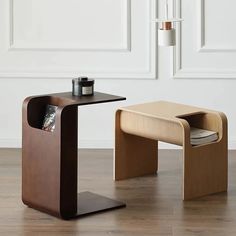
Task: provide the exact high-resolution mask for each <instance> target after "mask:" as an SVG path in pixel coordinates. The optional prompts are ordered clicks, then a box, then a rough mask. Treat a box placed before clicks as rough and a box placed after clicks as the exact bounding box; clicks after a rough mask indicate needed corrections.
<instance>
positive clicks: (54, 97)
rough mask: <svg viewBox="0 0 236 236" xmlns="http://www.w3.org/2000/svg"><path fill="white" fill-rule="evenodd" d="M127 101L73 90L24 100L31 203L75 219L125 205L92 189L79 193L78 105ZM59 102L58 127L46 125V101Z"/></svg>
mask: <svg viewBox="0 0 236 236" xmlns="http://www.w3.org/2000/svg"><path fill="white" fill-rule="evenodd" d="M121 100H125V98H124V97H119V96H114V95H110V94H104V93H99V92H95V93H94V95H93V96H82V97H75V96H72V94H71V92H66V93H56V94H49V95H42V96H33V97H28V98H26V99H25V101H24V103H23V117H22V126H23V130H22V140H23V141H22V201H23V203H24V204H26V205H28V206H29V207H31V208H35V209H37V210H40V211H43V212H46V213H49V214H51V215H54V216H57V217H60V218H63V219H70V218H76V217H79V216H84V215H87V214H91V213H95V212H101V211H105V210H108V209H114V208H120V207H124V206H125V204H124V203H122V202H119V201H116V200H113V199H110V198H106V197H103V196H100V195H98V194H94V193H91V192H82V193H79V194H78V193H77V183H78V180H77V178H78V177H77V173H78V168H77V166H78V165H77V164H78V158H77V152H78V135H77V133H78V106H84V105H90V104H97V103H105V102H114V101H121ZM47 104H51V105H55V106H58V109H57V111H56V119H55V130H54V131H53V132H47V131H44V130H42V129H41V127H42V123H43V118H44V114H45V110H46V105H47Z"/></svg>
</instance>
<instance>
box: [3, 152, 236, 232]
mask: <svg viewBox="0 0 236 236" xmlns="http://www.w3.org/2000/svg"><path fill="white" fill-rule="evenodd" d="M159 155H160V159H159V172H158V175H157V176H149V177H143V178H136V179H131V180H124V181H119V182H113V180H112V150H81V151H80V158H79V164H80V171H79V172H80V173H79V174H80V183H79V188H80V191H86V190H88V191H92V192H95V193H98V194H101V195H104V196H107V197H111V198H117V199H119V200H121V201H124V202H126V203H127V207H126V208H123V209H118V210H113V211H109V212H105V213H99V214H96V215H91V216H87V217H85V218H81V219H77V220H72V221H62V220H60V219H57V218H55V217H51V216H49V215H47V214H44V213H41V212H38V211H36V210H34V209H30V208H28V207H26V206H24V205H23V204H22V202H21V151H20V150H19V149H0V236H5V235H6V236H11V235H14V236H15V235H26V236H32V235H40V236H41V235H42V236H46V235H50V236H51V235H58V236H62V235H63V236H64V235H85V236H90V235H96V236H101V235H111V236H113V235H114V236H121V235H122V236H123V235H124V236H127V235H135V236H141V235H142V236H148V235H165V236H169V235H170V236H185V235H188V236H193V235H197V236H199V235H200V236H205V235H206V236H211V235H214V236H235V235H236V151H230V152H229V191H228V193H220V194H216V195H211V196H207V197H203V198H200V199H197V200H194V201H187V202H183V201H182V198H181V182H182V158H181V155H182V153H181V151H177V150H161V151H160V153H159Z"/></svg>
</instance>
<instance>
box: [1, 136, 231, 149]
mask: <svg viewBox="0 0 236 236" xmlns="http://www.w3.org/2000/svg"><path fill="white" fill-rule="evenodd" d="M21 146H22V140H21V139H4V138H0V148H21ZM79 147H80V148H91V149H93V148H94V149H107V148H108V149H110V148H114V140H84V139H82V140H80V141H79ZM159 148H160V149H180V148H181V147H179V146H176V145H172V144H168V143H163V142H159ZM228 148H229V150H236V138H235V139H231V140H229V144H228Z"/></svg>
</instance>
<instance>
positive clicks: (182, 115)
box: [114, 101, 228, 200]
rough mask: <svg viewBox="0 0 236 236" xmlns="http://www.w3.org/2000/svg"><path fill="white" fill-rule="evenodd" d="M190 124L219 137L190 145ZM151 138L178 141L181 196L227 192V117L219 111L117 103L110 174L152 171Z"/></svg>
mask: <svg viewBox="0 0 236 236" xmlns="http://www.w3.org/2000/svg"><path fill="white" fill-rule="evenodd" d="M190 126H194V127H198V128H203V129H208V130H213V131H216V132H218V135H219V139H218V140H217V141H216V142H213V143H210V144H205V145H199V146H192V145H191V144H190ZM136 140H139V141H138V142H137V141H136ZM155 140H158V141H163V142H168V143H172V144H176V145H181V146H183V159H184V162H183V199H184V200H189V199H192V198H196V197H200V196H204V195H208V194H212V193H217V192H223V191H227V185H228V161H227V159H228V157H227V118H226V116H225V115H224V114H223V113H222V112H216V111H211V110H207V109H202V108H197V107H192V106H186V105H182V104H176V103H170V102H164V101H161V102H153V103H146V104H139V105H134V106H129V107H124V108H121V109H120V110H118V111H117V116H116V144H115V148H116V150H115V161H114V165H115V166H114V179H115V180H121V179H127V178H131V177H136V176H142V175H144V174H153V173H155V171H156V170H155V168H156V166H155V159H156V160H157V154H156V152H155V151H154V147H155ZM147 143H149V146H148V144H147ZM151 143H152V145H151ZM142 148H143V149H145V150H142ZM131 153H132V155H131Z"/></svg>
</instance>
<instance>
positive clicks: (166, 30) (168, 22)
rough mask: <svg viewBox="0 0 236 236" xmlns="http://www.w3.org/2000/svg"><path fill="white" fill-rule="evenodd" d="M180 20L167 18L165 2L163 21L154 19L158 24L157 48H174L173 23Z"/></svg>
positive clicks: (167, 7) (166, 1)
mask: <svg viewBox="0 0 236 236" xmlns="http://www.w3.org/2000/svg"><path fill="white" fill-rule="evenodd" d="M181 21H182V19H180V18H179V19H178V18H173V17H169V4H168V0H165V17H164V18H163V19H156V22H157V23H159V29H158V45H159V46H175V44H176V32H175V29H174V27H173V23H174V22H181Z"/></svg>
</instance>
